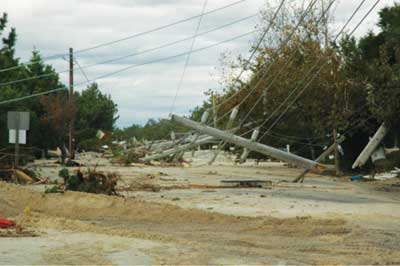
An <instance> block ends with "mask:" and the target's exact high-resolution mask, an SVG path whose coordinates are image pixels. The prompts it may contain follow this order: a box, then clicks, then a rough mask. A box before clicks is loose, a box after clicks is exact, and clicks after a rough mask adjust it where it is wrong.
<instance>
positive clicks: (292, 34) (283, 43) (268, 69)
mask: <svg viewBox="0 0 400 266" xmlns="http://www.w3.org/2000/svg"><path fill="white" fill-rule="evenodd" d="M316 2H317V0H313V1H311V2H310V3H309V5H308V6H307V8H306V10H305V11H304V13H303V14H302V16H301V17H300V19H299V21H298V23H297V24H296V26H295V27H294V29H293V30H292V31H291V33H290V34H289V36H288V37H287V38H286V39H285V40H284V41H283V42H282V44H281V47H283V46H285V45H286V44H288V43H289V41H290V40H291V39H292V38H293V36H294V33H295V32H296V31H297V30H298V28H299V27H300V25H301V23H303V21H304V19H305V18H306V16H307V14H308V13H309V12H310V11H311V9H312V8H313V6H314V5H315V4H316ZM278 55H279V50H277V51H276V52H275V53H274V55H273V57H277V56H278ZM271 68H272V66H271V65H269V66H268V68H267V70H265V71H264V74H263V76H262V77H261V78H260V80H259V81H258V82H257V84H256V86H254V87H253V89H252V90H250V92H249V93H248V94H247V95H246V96H245V97H244V98H243V99H242V100H241V101H240V103H239V104H238V105H237V106H241V105H242V104H243V103H244V102H245V101H246V100H247V99H248V98H249V97H250V95H251V94H252V93H253V92H254V91H255V90H256V89H257V87H258V85H259V84H260V83H261V81H262V79H263V78H264V77H266V75H267V74H268V73H269V71H270V70H271ZM260 72H261V70H260ZM239 92H240V90H238V91H237V92H235V93H234V94H233V95H231V96H230V97H228V98H227V99H226V100H224V101H222V102H221V103H220V104H219V105H218V106H221V105H223V104H225V103H226V102H228V101H229V100H231V99H233V97H235V96H236V95H238V94H239ZM260 99H261V98H260ZM260 99H259V100H260ZM229 112H230V111H227V112H226V113H225V114H223V115H222V116H220V117H219V118H218V121H220V120H222V119H223V118H224V117H225V116H227V115H228V114H229Z"/></svg>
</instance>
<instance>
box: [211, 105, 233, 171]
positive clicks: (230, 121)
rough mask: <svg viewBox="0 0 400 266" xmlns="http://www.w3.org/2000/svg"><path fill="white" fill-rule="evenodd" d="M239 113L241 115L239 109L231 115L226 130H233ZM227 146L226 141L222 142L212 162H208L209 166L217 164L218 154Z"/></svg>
mask: <svg viewBox="0 0 400 266" xmlns="http://www.w3.org/2000/svg"><path fill="white" fill-rule="evenodd" d="M238 113H239V107H235V108H233V110H232V113H231V115H230V117H229V121H228V124H227V125H226V130H229V129H231V127H232V125H233V122H234V121H235V119H236V117H237V115H238ZM225 145H226V142H225V141H221V142H220V143H219V144H218V147H217V149H216V150H215V151H214V154H213V157H212V158H211V160H210V161H209V162H208V165H212V164H213V163H214V162H215V160H216V159H217V157H218V154H219V153H220V152H221V149H222V148H223V147H224V146H225Z"/></svg>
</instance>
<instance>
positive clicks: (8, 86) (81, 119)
mask: <svg viewBox="0 0 400 266" xmlns="http://www.w3.org/2000/svg"><path fill="white" fill-rule="evenodd" d="M7 27H8V16H7V14H6V13H4V14H3V15H2V17H1V18H0V36H1V37H3V38H2V46H1V49H0V69H8V68H11V69H10V70H8V71H0V84H2V85H1V88H0V102H4V101H8V100H11V99H17V98H20V97H25V96H29V95H32V94H37V93H42V92H46V91H50V90H56V89H60V90H59V91H57V92H54V93H51V94H48V95H42V96H39V97H33V98H28V99H24V100H22V101H16V102H8V103H7V102H6V103H2V104H1V105H0V147H2V148H5V147H7V145H8V130H7V112H8V111H29V112H30V119H31V121H30V124H31V125H30V130H29V132H28V146H31V147H36V148H39V149H41V150H45V151H47V149H49V148H55V147H57V146H63V145H64V144H67V132H68V130H67V129H68V125H69V123H70V121H71V120H73V121H74V124H75V128H76V144H77V145H80V144H81V143H85V142H88V141H90V140H92V139H93V138H95V136H96V132H97V130H98V129H101V130H104V131H111V130H113V128H114V124H115V121H116V119H117V118H116V114H117V106H116V105H115V104H114V102H113V101H112V99H111V98H110V96H108V95H104V94H102V93H101V92H100V90H99V88H98V86H97V84H91V85H89V86H88V87H87V88H86V89H85V90H83V91H82V92H75V95H74V101H73V102H71V103H70V102H69V101H68V91H67V88H66V87H65V85H64V84H62V83H61V81H60V78H59V75H58V73H57V72H56V71H55V70H54V68H53V67H52V66H51V65H48V64H46V63H45V62H44V60H43V59H42V57H41V55H40V53H39V51H36V50H35V51H33V52H32V56H31V58H30V62H29V63H28V64H25V65H23V64H22V63H21V62H20V59H19V58H18V57H16V55H15V45H16V42H17V33H16V30H15V29H14V28H11V30H9V32H7ZM36 76H43V77H41V78H33V79H30V78H31V77H36ZM24 79H26V80H25V81H23V82H17V83H14V81H18V80H24Z"/></svg>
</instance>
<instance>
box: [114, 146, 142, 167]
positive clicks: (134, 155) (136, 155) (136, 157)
mask: <svg viewBox="0 0 400 266" xmlns="http://www.w3.org/2000/svg"><path fill="white" fill-rule="evenodd" d="M146 154H147V151H146V150H129V151H127V152H126V153H123V154H120V155H118V156H115V157H114V160H113V162H114V163H117V164H120V165H126V166H128V165H131V164H133V163H143V162H142V161H141V160H140V159H142V158H144V157H145V156H146Z"/></svg>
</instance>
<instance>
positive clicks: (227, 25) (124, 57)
mask: <svg viewBox="0 0 400 266" xmlns="http://www.w3.org/2000/svg"><path fill="white" fill-rule="evenodd" d="M257 15H258V14H252V15H250V16H247V17H244V18H241V19H238V20H235V21H232V22H230V23H227V24H224V25H222V26H218V27H215V28H213V29H210V30H207V31H204V32H201V33H199V34H197V35H193V36H190V37H187V38H183V39H180V40H177V41H173V42H169V43H166V44H162V45H159V46H156V47H153V48H149V49H145V50H143V51H140V52H136V53H131V54H127V55H124V56H120V57H116V58H111V59H108V60H104V61H100V62H96V63H93V64H88V65H84V66H82V67H81V68H82V69H87V68H91V67H95V66H98V65H104V64H108V63H113V62H117V61H121V60H124V59H127V58H130V57H135V56H139V55H143V54H146V53H149V52H154V51H157V50H160V49H163V48H167V47H170V46H172V45H175V44H179V43H181V42H185V41H188V40H191V39H193V38H196V37H198V36H203V35H206V34H208V33H211V32H215V31H218V30H220V29H223V28H226V27H229V26H232V25H235V24H237V23H240V22H243V21H245V20H248V19H251V18H254V17H255V16H257ZM63 73H69V69H65V70H62V71H59V72H57V73H48V74H42V75H37V76H32V77H27V78H23V79H18V80H13V81H9V82H4V83H0V87H3V86H7V85H13V84H17V83H20V82H25V81H29V80H34V79H37V78H46V77H50V76H54V75H58V74H63Z"/></svg>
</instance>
